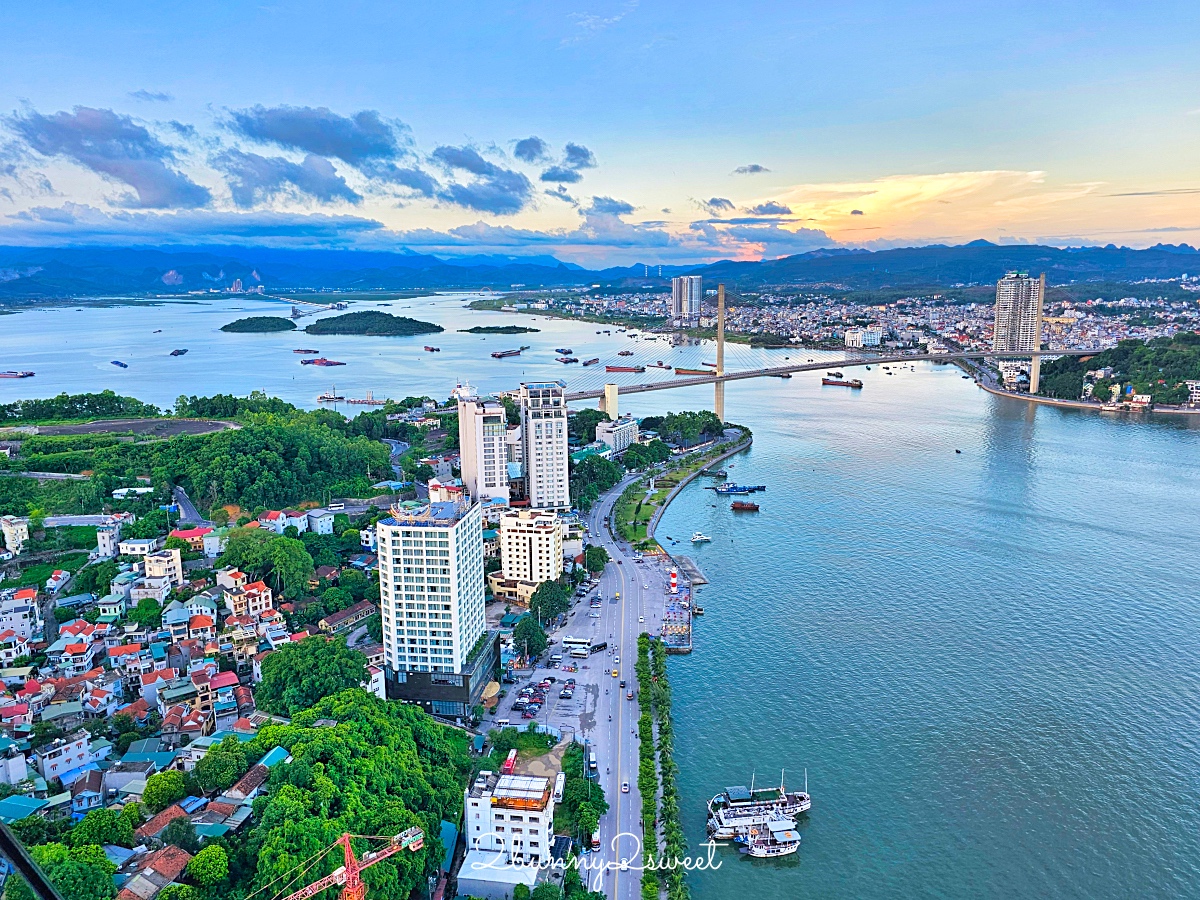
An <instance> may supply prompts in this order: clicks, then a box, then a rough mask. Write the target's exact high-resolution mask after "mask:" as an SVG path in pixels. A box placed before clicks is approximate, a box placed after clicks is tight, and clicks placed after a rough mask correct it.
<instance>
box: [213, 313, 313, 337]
mask: <svg viewBox="0 0 1200 900" xmlns="http://www.w3.org/2000/svg"><path fill="white" fill-rule="evenodd" d="M221 330H222V331H228V332H231V333H233V334H271V333H274V332H277V331H295V330H296V323H295V322H293V321H292V320H291V319H285V318H283V317H282V316H249V317H247V318H245V319H238V320H237V321H236V322H230V323H229V324H228V325H222V326H221Z"/></svg>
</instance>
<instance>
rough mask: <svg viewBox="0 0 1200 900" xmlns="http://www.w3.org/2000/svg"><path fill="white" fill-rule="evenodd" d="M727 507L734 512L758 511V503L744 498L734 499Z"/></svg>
mask: <svg viewBox="0 0 1200 900" xmlns="http://www.w3.org/2000/svg"><path fill="white" fill-rule="evenodd" d="M729 508H730V509H732V510H733V511H734V512H758V504H757V503H750V502H748V501H746V500H734V501H733V502H732V503H731V504H729Z"/></svg>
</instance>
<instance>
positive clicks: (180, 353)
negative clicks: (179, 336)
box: [171, 347, 187, 356]
mask: <svg viewBox="0 0 1200 900" xmlns="http://www.w3.org/2000/svg"><path fill="white" fill-rule="evenodd" d="M185 353H187V348H186V347H185V348H184V349H182V350H172V351H171V355H172V356H183V354H185Z"/></svg>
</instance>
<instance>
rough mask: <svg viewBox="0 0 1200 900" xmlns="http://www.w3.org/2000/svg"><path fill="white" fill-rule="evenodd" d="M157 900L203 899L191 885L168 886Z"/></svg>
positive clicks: (159, 893)
mask: <svg viewBox="0 0 1200 900" xmlns="http://www.w3.org/2000/svg"><path fill="white" fill-rule="evenodd" d="M155 900H201V898H200V894H198V893H197V892H196V889H195V888H194V887H192V886H191V885H190V884H168V885H167V886H166V887H165V888H163V889H162V890H161V891H159V892H158V896H157V897H156V898H155Z"/></svg>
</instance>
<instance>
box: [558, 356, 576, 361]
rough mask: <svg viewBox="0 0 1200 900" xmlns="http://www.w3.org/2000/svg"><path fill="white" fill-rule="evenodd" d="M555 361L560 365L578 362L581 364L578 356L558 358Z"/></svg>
mask: <svg viewBox="0 0 1200 900" xmlns="http://www.w3.org/2000/svg"><path fill="white" fill-rule="evenodd" d="M555 359H556V360H557V361H558V362H560V363H577V362H579V357H577V356H556V357H555Z"/></svg>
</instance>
